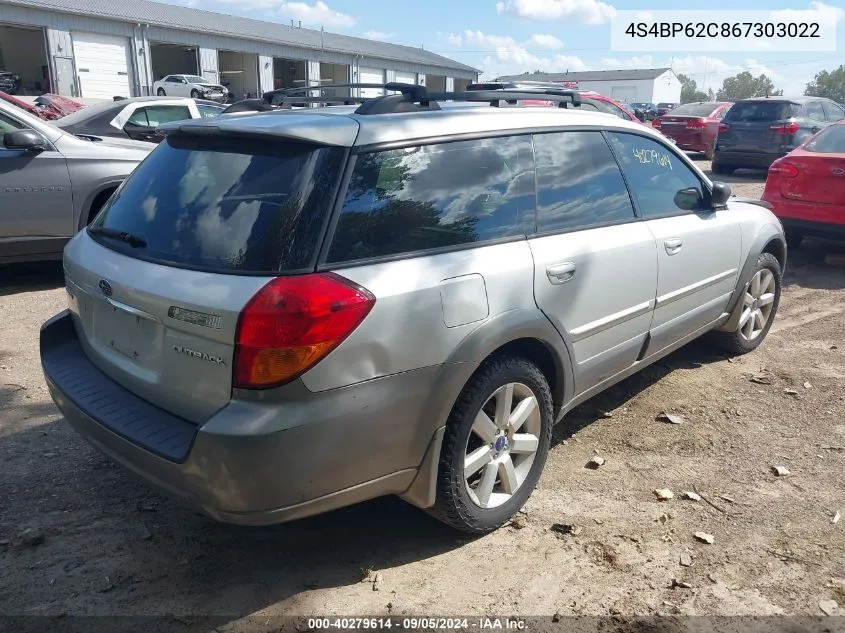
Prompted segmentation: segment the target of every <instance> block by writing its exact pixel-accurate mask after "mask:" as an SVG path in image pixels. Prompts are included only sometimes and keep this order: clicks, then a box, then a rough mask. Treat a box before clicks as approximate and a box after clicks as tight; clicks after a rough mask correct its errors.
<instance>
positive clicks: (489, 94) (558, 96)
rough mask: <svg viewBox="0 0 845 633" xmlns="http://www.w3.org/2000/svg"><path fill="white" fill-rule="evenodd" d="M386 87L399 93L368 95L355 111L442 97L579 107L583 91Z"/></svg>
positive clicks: (433, 105) (412, 105)
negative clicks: (430, 89)
mask: <svg viewBox="0 0 845 633" xmlns="http://www.w3.org/2000/svg"><path fill="white" fill-rule="evenodd" d="M384 88H385V89H386V90H390V91H395V92H399V93H400V94H394V95H386V96H384V97H375V98H373V99H367V100H365V101H364V103H362V104H361V106H360V107H359V108H358V109H357V110H355V113H356V114H391V113H395V112H406V111H410V110H439V109H440V106H439V105H438V102H440V101H469V102H487V103H489V104H490V105H491V106H494V107H499V106H500V105H501V102H502V101H504V102H506V103H509V104H515V103H516V102H517V101H527V100H542V101H552V102H555V103H557V104H558V107H559V108H566V107H568V105H569V104H572V105H573V106H574V107H576V108H577V107H580V106H581V95H580V94H579V93H578V91H576V90H565V89H560V90H556V89H551V88H537V89H534V88H525V89H523V88H520V89H519V90H496V89H493V90H462V91H455V92H428V91H427V90H426V88H425V86H416V85H412V84H397V83H388V84H385V85H384Z"/></svg>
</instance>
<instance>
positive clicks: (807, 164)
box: [780, 124, 845, 222]
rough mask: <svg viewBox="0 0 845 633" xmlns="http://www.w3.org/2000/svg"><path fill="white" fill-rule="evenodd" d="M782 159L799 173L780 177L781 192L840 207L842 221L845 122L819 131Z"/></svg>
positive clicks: (805, 200)
mask: <svg viewBox="0 0 845 633" xmlns="http://www.w3.org/2000/svg"><path fill="white" fill-rule="evenodd" d="M784 160H785V161H786V162H788V163H790V164H792V165H794V166H795V167H797V171H798V173H797V175H796V176H795V177H793V178H781V180H780V183H781V195H782V196H783V197H784V198H790V199H793V200H802V201H804V202H812V203H814V204H820V205H838V206H841V207H842V208H843V214H844V215H843V218H842V221H843V222H845V125H843V124H839V125H832V126H830V127H828V128H826V129H824V130H822V131H821V132H820V133H819V134H818V135H816V136H815V137H814V138H813V139H812V140H810V141H809V142H808V143H807V144H806V145H805V146H804V147H801V148H799V149H797V150H795V151H794V152H793V153H792V154H790V155H789V156H788V157H787V158H786V159H784Z"/></svg>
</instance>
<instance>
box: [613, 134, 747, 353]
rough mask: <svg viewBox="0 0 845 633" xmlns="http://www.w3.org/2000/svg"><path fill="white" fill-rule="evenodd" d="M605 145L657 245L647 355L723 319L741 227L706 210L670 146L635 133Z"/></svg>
mask: <svg viewBox="0 0 845 633" xmlns="http://www.w3.org/2000/svg"><path fill="white" fill-rule="evenodd" d="M609 137H610V138H611V141H612V145H613V147H614V148H615V150H616V152H617V155H618V156H619V157H620V159H621V161H622V168H623V170H624V171H625V174H626V177H627V180H628V182H629V183H630V186H631V189H632V191H633V193H634V198H635V200H636V201H637V207H638V211H639V213H640V215H641V216H642V217H643V218H644V219H645V220H646V222H645V225H646V227H647V228H648V229H649V230H650V231H651V233H652V234H653V236H654V238H655V240H656V242H657V258H658V269H659V274H658V283H657V293H656V295H655V297H654V299H655V310H654V319H653V321H652V324H651V342H650V344H649V352H648V353H649V354H650V353H653V352H657V351H659V350H661V349H663V348H665V347H667V346H669V345H671V344H673V343H675V342H676V341H678V340H680V339H682V338H683V337H685V336H687V335H689V334H692V333H693V332H696V331H698V330H699V329H700V328H703V327H705V326H707V325H709V324H711V323H712V322H713V321H715V320H716V319H718V318H719V316H720V315H722V313H723V312H724V311H725V309H726V308H727V304H728V299H729V298H730V295H731V293H732V292H733V291H734V289H735V288H736V284H737V279H738V275H739V260H740V251H741V234H740V227H739V224H737V222H736V220H735V218H734V217H732V216H731V212H730V211H729V210H723V211H713V210H711V208H710V206H709V201H707V199H706V193H705V192H706V190H705V187H704V184H703V183H702V181H701V179H700V178H699V177H698V175H696V173H695V172H694V171H693V170H692V169H691V168H690V167H689V166H688V165H687V163H686V162H685V161H684V160H682V159H681V157H680V156H679V155H678V154H677V153H676V152H675V151H674V150H673V149H671V148H670V147H669V146H668V145H665V144H663V143H661V142H659V141H657V140H656V139H653V138H647V137H645V136H640V135H638V134H634V133H621V132H613V133H611V134H609Z"/></svg>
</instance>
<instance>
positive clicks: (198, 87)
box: [153, 75, 229, 101]
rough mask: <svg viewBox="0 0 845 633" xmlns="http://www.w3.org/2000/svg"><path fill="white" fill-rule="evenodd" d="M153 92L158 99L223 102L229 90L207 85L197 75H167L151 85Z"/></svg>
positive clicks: (206, 82)
mask: <svg viewBox="0 0 845 633" xmlns="http://www.w3.org/2000/svg"><path fill="white" fill-rule="evenodd" d="M153 90H155V94H157V95H158V96H159V97H164V96H168V97H191V98H192V99H211V100H213V101H225V100H226V97H228V96H229V90H228V89H227V88H226V87H225V86H221V85H219V84H213V83H209V82H208V81H206V80H205V79H204V78H203V77H200V76H198V75H167V76H165V77H162V78H161V79H159V80H158V81H157V82H155V83H154V84H153Z"/></svg>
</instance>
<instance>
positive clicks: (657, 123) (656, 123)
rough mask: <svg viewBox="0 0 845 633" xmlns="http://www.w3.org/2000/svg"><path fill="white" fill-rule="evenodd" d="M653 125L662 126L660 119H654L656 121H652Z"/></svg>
mask: <svg viewBox="0 0 845 633" xmlns="http://www.w3.org/2000/svg"><path fill="white" fill-rule="evenodd" d="M651 127H660V119H654V121H652V122H651Z"/></svg>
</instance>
